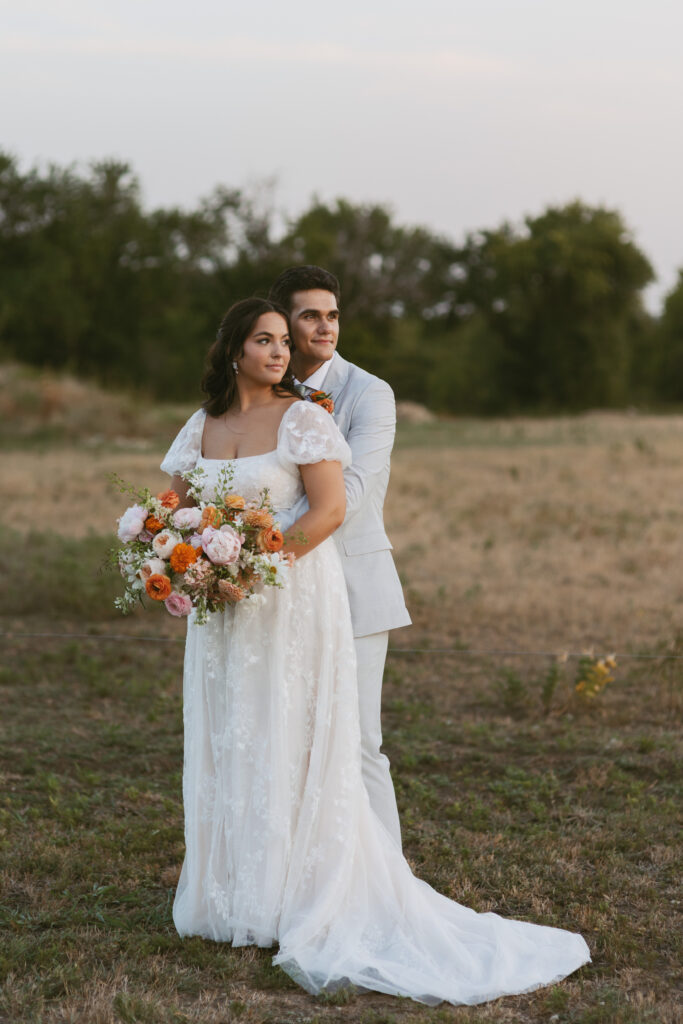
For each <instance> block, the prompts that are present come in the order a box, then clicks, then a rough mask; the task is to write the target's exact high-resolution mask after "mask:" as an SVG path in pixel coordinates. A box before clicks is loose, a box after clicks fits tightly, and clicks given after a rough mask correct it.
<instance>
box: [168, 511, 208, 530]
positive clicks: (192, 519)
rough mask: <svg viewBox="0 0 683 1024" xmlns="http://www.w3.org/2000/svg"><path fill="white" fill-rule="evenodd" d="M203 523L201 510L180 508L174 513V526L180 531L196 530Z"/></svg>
mask: <svg viewBox="0 0 683 1024" xmlns="http://www.w3.org/2000/svg"><path fill="white" fill-rule="evenodd" d="M201 521H202V510H201V509H200V508H196V507H194V508H179V509H178V511H177V512H174V513H173V525H174V526H175V527H177V529H179V530H196V529H197V527H198V526H199V524H200V523H201Z"/></svg>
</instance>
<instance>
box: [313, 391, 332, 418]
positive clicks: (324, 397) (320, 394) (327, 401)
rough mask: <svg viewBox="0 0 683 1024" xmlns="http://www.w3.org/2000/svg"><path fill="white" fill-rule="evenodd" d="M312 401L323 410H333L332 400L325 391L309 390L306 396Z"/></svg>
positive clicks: (330, 411)
mask: <svg viewBox="0 0 683 1024" xmlns="http://www.w3.org/2000/svg"><path fill="white" fill-rule="evenodd" d="M308 397H309V398H310V400H311V401H312V402H315V404H316V405H319V406H320V407H321V408H322V409H324V410H325V412H329V413H333V412H334V402H333V401H332V399H331V398H330V396H329V395H328V394H327V393H326V392H325V391H311V393H310V395H309V396H308Z"/></svg>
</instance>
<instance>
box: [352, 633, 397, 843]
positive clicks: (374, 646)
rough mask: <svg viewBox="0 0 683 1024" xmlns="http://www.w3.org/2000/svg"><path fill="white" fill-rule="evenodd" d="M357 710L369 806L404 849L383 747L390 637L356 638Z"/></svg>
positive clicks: (386, 635) (383, 634) (387, 635)
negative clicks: (383, 706) (383, 703)
mask: <svg viewBox="0 0 683 1024" xmlns="http://www.w3.org/2000/svg"><path fill="white" fill-rule="evenodd" d="M354 643H355V645H356V661H357V664H358V709H359V712H360V732H361V763H362V770H363V782H364V783H365V788H366V789H367V791H368V796H369V797H370V806H371V807H372V809H373V811H374V812H375V814H376V815H377V817H378V818H379V819H380V821H381V822H382V824H383V825H384V827H385V828H386V830H387V831H388V833H389V835H390V836H391V838H392V839H393V840H394V842H395V843H396V844H397V845H398V848H399V849H401V826H400V824H399V820H398V808H397V806H396V794H395V793H394V784H393V782H392V781H391V775H390V774H389V758H388V757H387V756H386V754H383V753H382V752H381V750H380V747H381V746H382V723H381V713H382V676H383V674H384V662H385V660H386V656H387V646H388V644H389V633H388V632H384V633H371V634H370V636H357V637H355V639H354Z"/></svg>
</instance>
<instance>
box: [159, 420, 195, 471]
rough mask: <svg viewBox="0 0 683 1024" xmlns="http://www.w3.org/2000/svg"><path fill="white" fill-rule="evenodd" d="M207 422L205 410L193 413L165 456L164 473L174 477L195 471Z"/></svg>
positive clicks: (162, 465) (162, 464)
mask: <svg viewBox="0 0 683 1024" xmlns="http://www.w3.org/2000/svg"><path fill="white" fill-rule="evenodd" d="M205 422H206V413H205V412H204V410H203V409H197V411H196V412H194V413H192V415H191V416H190V418H189V420H188V421H187V423H186V424H185V426H184V427H182V428H181V430H180V433H179V434H178V436H177V437H176V439H175V441H174V442H173V444H172V445H171V447H170V448H169V449H168V451H167V452H166V455H165V456H164V461H163V462H162V463H161V468H162V469H163V471H164V473H168V474H169V476H174V475H175V474H176V473H189V471H190V470H191V469H194V467H195V466H196V464H197V459H198V458H199V456H200V455H201V451H202V434H203V433H204V423H205Z"/></svg>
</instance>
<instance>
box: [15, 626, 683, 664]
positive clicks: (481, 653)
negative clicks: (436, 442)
mask: <svg viewBox="0 0 683 1024" xmlns="http://www.w3.org/2000/svg"><path fill="white" fill-rule="evenodd" d="M0 639H5V640H24V639H30V640H89V641H91V642H92V641H96V640H97V641H101V640H128V641H130V640H133V641H136V642H138V643H155V644H183V643H185V637H181V636H178V637H176V636H142V635H139V634H135V633H3V632H0ZM387 653H388V654H443V655H453V656H462V657H471V658H472V657H477V658H479V657H489V658H560V659H563V660H564V659H568V658H585V657H587V656H590V657H596V656H597V655H596V654H595V653H594V652H589V651H564V650H561V651H519V650H498V649H494V648H490V649H489V648H480V649H477V648H469V647H390V648H389V649H388V652H387ZM608 654H609V655H611V656H612V657H613V658H618V659H619V660H621V661H683V654H652V653H646V654H627V653H625V652H624V653H620V652H619V651H605V652H604V655H605V656H607V655H608Z"/></svg>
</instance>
